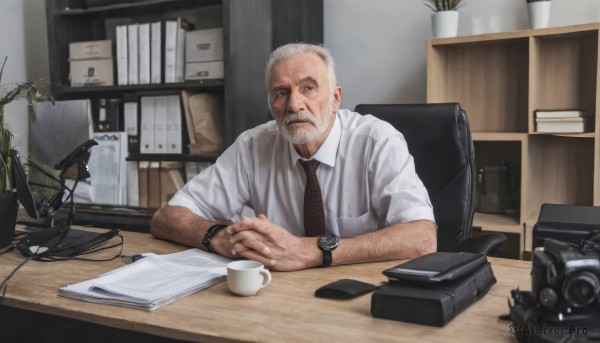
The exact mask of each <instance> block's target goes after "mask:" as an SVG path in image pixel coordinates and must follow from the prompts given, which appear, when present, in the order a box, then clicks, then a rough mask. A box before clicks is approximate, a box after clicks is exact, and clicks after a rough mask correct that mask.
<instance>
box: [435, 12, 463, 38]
mask: <svg viewBox="0 0 600 343" xmlns="http://www.w3.org/2000/svg"><path fill="white" fill-rule="evenodd" d="M431 28H432V30H433V37H434V38H448V37H456V34H457V33H458V11H440V12H435V13H434V14H432V15H431Z"/></svg>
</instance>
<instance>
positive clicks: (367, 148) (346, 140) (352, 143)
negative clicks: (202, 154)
mask: <svg viewBox="0 0 600 343" xmlns="http://www.w3.org/2000/svg"><path fill="white" fill-rule="evenodd" d="M313 158H314V159H316V160H318V161H319V162H321V164H320V165H319V168H318V169H317V177H318V178H319V184H320V186H321V192H322V195H323V206H324V207H325V225H326V227H327V228H326V229H327V232H329V233H333V234H336V235H339V236H340V237H352V236H356V235H359V234H362V233H367V232H370V231H374V230H377V229H380V228H383V227H386V226H389V225H392V224H396V223H406V222H411V221H415V220H421V219H425V220H430V221H432V222H433V221H434V216H433V208H432V206H431V202H430V201H429V196H428V194H427V190H426V188H425V186H423V183H422V182H421V180H420V179H419V177H418V176H417V174H416V172H415V168H414V162H413V158H412V156H411V155H410V154H409V153H408V148H407V146H406V141H405V140H404V136H403V135H402V134H401V133H399V132H398V131H397V130H396V129H394V128H393V127H392V126H391V125H390V124H388V123H386V122H384V121H382V120H379V119H377V118H375V117H373V116H370V115H367V116H362V115H360V114H358V113H355V112H351V111H349V110H339V111H338V112H337V115H336V119H335V123H334V126H333V128H332V130H331V132H330V134H329V136H328V137H327V139H326V140H325V142H324V143H323V145H322V146H321V147H320V148H319V150H318V151H317V153H316V154H315V155H314V156H313ZM299 159H302V157H301V156H300V155H299V154H298V153H297V152H296V150H295V149H294V146H293V145H292V144H290V143H289V142H288V141H286V140H285V139H284V138H283V137H282V136H281V134H280V133H279V128H278V127H277V124H276V123H275V121H270V122H268V123H266V124H263V125H260V126H257V127H255V128H253V129H250V130H248V131H246V132H244V133H242V134H241V135H240V136H239V137H238V138H237V140H236V141H235V142H234V143H233V144H232V145H231V146H230V147H229V148H228V149H227V150H226V151H225V152H224V153H223V154H222V155H221V156H220V157H219V158H218V159H217V161H216V162H215V164H214V165H212V166H210V167H209V168H207V169H205V170H203V171H202V172H201V173H200V174H198V175H197V176H196V177H194V178H193V179H192V180H191V181H190V182H189V183H187V184H186V185H185V186H184V187H183V188H182V189H181V190H180V191H179V192H177V193H176V194H175V195H174V196H173V198H172V199H171V200H170V201H169V205H171V206H183V207H186V208H188V209H190V210H191V211H192V212H194V213H195V214H197V215H199V216H202V217H204V218H207V219H211V220H215V219H231V218H234V217H236V216H237V215H240V214H241V212H242V209H243V207H244V206H248V207H250V208H252V209H253V210H254V212H255V213H256V214H261V213H262V214H264V215H266V216H267V218H268V219H269V220H270V221H272V222H274V223H276V224H278V225H280V226H282V227H284V228H286V229H287V230H288V231H289V232H291V233H292V234H294V235H297V236H304V219H303V208H304V207H303V202H304V186H305V184H306V175H305V173H304V170H303V168H302V166H301V165H300V163H299V162H298V160H299Z"/></svg>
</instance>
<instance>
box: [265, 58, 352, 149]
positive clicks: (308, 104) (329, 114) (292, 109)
mask: <svg viewBox="0 0 600 343" xmlns="http://www.w3.org/2000/svg"><path fill="white" fill-rule="evenodd" d="M268 91H269V98H270V104H271V111H272V114H273V117H274V118H275V120H276V121H277V125H278V126H279V130H280V131H281V134H282V135H283V137H284V138H286V139H287V140H288V141H290V142H291V143H292V144H307V143H309V142H315V141H317V142H319V145H320V143H322V142H323V141H324V140H325V138H326V137H327V134H328V133H329V130H330V128H331V126H332V125H333V122H334V120H333V119H334V118H333V113H335V112H336V111H337V109H338V107H339V103H340V94H341V89H339V87H336V88H335V89H331V85H330V82H329V75H328V73H327V67H326V65H325V63H324V62H323V60H322V59H321V58H320V57H319V56H317V55H315V54H312V53H309V54H303V55H299V56H296V57H292V58H290V59H287V60H283V61H281V62H279V63H278V64H277V65H275V67H274V68H273V70H272V73H271V77H270V79H269V89H268Z"/></svg>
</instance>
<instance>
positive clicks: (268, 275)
mask: <svg viewBox="0 0 600 343" xmlns="http://www.w3.org/2000/svg"><path fill="white" fill-rule="evenodd" d="M260 274H261V275H262V276H263V283H262V285H260V289H263V288H265V287H267V286H268V285H269V284H270V283H271V273H270V272H269V271H268V270H267V269H263V270H261V271H260Z"/></svg>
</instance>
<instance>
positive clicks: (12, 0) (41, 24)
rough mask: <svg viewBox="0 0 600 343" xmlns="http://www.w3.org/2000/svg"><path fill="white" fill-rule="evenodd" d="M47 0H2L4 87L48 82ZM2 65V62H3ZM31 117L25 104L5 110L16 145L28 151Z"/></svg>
mask: <svg viewBox="0 0 600 343" xmlns="http://www.w3.org/2000/svg"><path fill="white" fill-rule="evenodd" d="M46 32H47V31H46V2H45V1H44V0H0V59H1V60H2V61H3V60H4V57H8V60H7V61H6V66H5V67H4V73H3V74H2V84H3V85H6V84H8V83H14V82H23V81H31V80H37V79H44V80H48V43H47V38H46V36H47V35H46ZM0 63H1V61H0ZM27 116H28V114H27V107H26V105H25V104H24V103H13V104H11V105H9V106H7V107H6V109H5V120H6V123H7V125H8V127H9V128H10V129H11V131H12V132H13V133H14V134H15V135H16V136H17V137H16V139H15V142H14V143H15V144H16V146H17V148H18V149H19V150H20V151H22V152H26V151H27V141H28V123H29V121H28V117H27Z"/></svg>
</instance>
